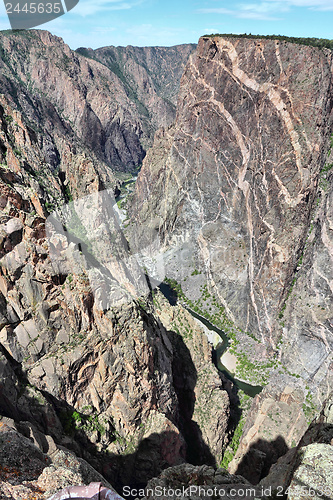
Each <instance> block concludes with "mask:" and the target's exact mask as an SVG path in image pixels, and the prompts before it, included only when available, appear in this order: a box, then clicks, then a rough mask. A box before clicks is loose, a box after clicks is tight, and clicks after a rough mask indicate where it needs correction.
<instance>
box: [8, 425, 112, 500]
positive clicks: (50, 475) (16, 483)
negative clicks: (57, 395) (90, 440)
mask: <svg viewBox="0 0 333 500" xmlns="http://www.w3.org/2000/svg"><path fill="white" fill-rule="evenodd" d="M20 427H21V429H23V430H24V431H27V430H29V431H30V435H31V437H30V435H29V434H28V436H26V435H24V434H22V433H20V432H18V430H17V429H16V427H15V423H14V421H13V420H11V419H8V418H2V420H0V440H1V444H2V446H1V447H0V459H1V466H0V498H2V499H13V500H22V498H24V499H25V500H40V499H43V500H44V499H47V498H49V497H50V496H51V495H52V494H53V493H56V492H57V491H59V490H61V489H62V488H66V487H67V486H74V485H81V484H86V483H89V482H92V481H95V482H102V483H103V484H104V485H105V486H108V487H109V488H111V485H110V484H109V483H108V482H107V481H106V479H105V478H104V477H103V476H101V475H100V474H98V472H96V471H95V470H94V469H93V468H92V467H91V466H90V465H89V464H88V463H87V462H85V461H84V460H82V459H81V458H77V457H76V456H75V454H74V453H73V452H69V451H68V450H66V449H65V448H61V447H59V446H57V445H56V444H55V442H54V441H53V439H52V437H51V436H45V435H43V434H41V433H39V432H38V431H36V429H33V428H32V427H31V424H28V423H26V422H22V423H20ZM4 443H6V444H4Z"/></svg>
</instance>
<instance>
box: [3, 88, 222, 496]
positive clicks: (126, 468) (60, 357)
mask: <svg viewBox="0 0 333 500" xmlns="http://www.w3.org/2000/svg"><path fill="white" fill-rule="evenodd" d="M0 145H1V149H0V154H1V157H0V194H1V198H0V200H1V214H0V348H1V359H0V394H1V398H0V399H1V401H0V414H2V415H4V416H5V417H7V418H10V419H13V420H14V422H15V425H16V424H17V423H18V422H20V421H22V420H24V421H26V422H28V423H29V425H30V424H31V425H32V426H33V428H34V429H36V433H38V432H39V433H42V434H44V435H49V436H51V437H52V439H53V440H54V441H55V442H56V444H57V445H59V446H63V447H66V449H70V450H71V451H73V452H74V453H76V454H77V455H79V456H80V457H82V458H84V459H86V460H87V461H88V462H89V463H90V464H91V465H92V466H93V467H95V468H96V469H97V470H99V471H100V472H102V473H103V475H104V477H106V478H107V480H109V481H110V482H111V483H112V484H113V485H114V486H115V487H120V486H121V485H123V484H142V485H145V484H146V482H147V480H148V479H150V478H151V477H153V476H154V475H158V474H159V473H160V472H161V470H163V469H164V468H166V467H168V466H171V465H177V464H180V463H183V462H184V461H185V460H186V458H187V457H188V456H189V455H190V449H191V447H192V448H193V449H194V452H193V453H192V456H191V457H190V458H191V459H194V458H193V455H195V460H196V462H197V463H199V464H201V463H205V462H207V461H208V462H210V463H212V464H215V463H217V462H219V461H220V460H221V457H222V453H223V449H224V447H225V445H226V441H227V427H228V417H229V398H228V395H227V393H226V392H225V391H224V389H223V385H222V382H221V380H220V378H219V376H218V372H217V370H216V369H215V368H214V366H213V364H212V353H211V347H210V346H209V345H208V343H207V340H206V337H205V335H204V332H203V331H202V330H201V328H200V327H198V326H197V325H196V323H194V321H193V320H192V319H191V318H190V319H188V320H187V323H188V325H189V326H188V329H187V330H185V327H184V326H183V325H182V324H178V323H177V321H176V323H175V324H173V321H172V319H173V318H174V316H175V314H176V315H179V316H180V315H184V321H185V317H186V314H187V313H186V312H183V311H182V310H181V309H179V310H177V313H176V312H175V311H174V309H173V308H172V307H171V306H170V305H169V304H168V303H166V302H165V303H163V302H161V304H160V306H159V314H160V315H161V317H163V320H162V319H159V315H158V314H157V313H155V312H154V307H153V304H152V302H151V300H149V299H148V298H147V294H148V293H149V289H148V286H147V287H146V294H145V295H144V294H143V296H141V297H140V294H138V295H136V294H135V293H134V292H133V290H132V288H131V284H132V283H131V282H130V280H129V279H128V276H129V275H130V272H131V271H132V272H133V273H134V274H136V273H139V271H140V270H139V267H138V265H136V266H135V265H134V264H133V266H132V267H131V269H130V268H129V266H126V265H125V264H124V262H125V261H124V262H123V261H122V259H121V256H120V257H119V258H116V259H113V260H112V259H111V260H109V261H108V260H107V259H106V257H107V255H108V253H113V252H114V251H115V247H116V248H117V249H118V251H119V252H120V253H121V252H122V251H124V252H125V250H126V248H127V246H126V245H127V244H126V240H124V238H123V236H122V234H121V231H120V230H119V231H118V232H117V227H115V222H116V216H115V214H114V212H113V210H112V203H111V204H108V199H109V198H107V201H106V204H103V203H102V204H101V206H99V205H97V206H92V205H89V207H90V208H89V209H88V205H82V203H83V202H82V201H81V200H82V199H83V200H87V199H88V202H89V203H90V202H91V199H92V198H91V197H93V196H94V195H95V196H96V197H97V199H98V196H102V194H101V193H105V192H107V191H105V190H104V191H100V189H102V188H103V187H104V186H105V184H106V183H109V184H112V182H113V181H114V178H113V174H112V172H111V171H110V169H107V168H106V167H105V164H103V163H101V162H100V163H98V160H97V159H96V158H89V157H86V156H85V157H82V156H81V157H80V156H79V155H77V156H75V155H74V154H71V155H68V157H67V161H68V163H66V168H68V171H70V172H71V177H70V182H71V186H76V189H75V190H74V193H75V198H76V199H75V200H74V201H72V202H70V203H67V204H66V201H68V199H67V192H66V189H64V186H63V185H62V183H61V179H60V178H59V176H58V175H57V174H58V173H57V172H55V171H53V170H52V167H51V165H50V164H48V163H47V162H46V161H45V158H44V155H43V150H42V147H41V145H39V143H38V141H36V140H35V136H34V134H33V131H32V129H31V128H30V127H29V126H28V125H27V124H26V122H25V120H24V118H23V115H22V114H21V113H19V112H18V111H16V110H14V109H12V107H11V103H10V100H7V99H6V98H5V97H3V96H2V97H1V98H0ZM64 147H65V148H66V147H68V150H69V149H70V146H66V144H65V145H64ZM103 175H104V176H105V179H106V181H103ZM108 175H109V177H107V176H108ZM52 204H55V205H56V206H57V207H62V208H63V210H64V211H66V210H67V211H70V207H72V210H73V212H72V213H71V216H72V219H71V220H69V222H71V221H72V222H73V220H74V226H75V227H74V228H72V227H70V225H69V224H68V226H67V229H66V231H65V229H64V227H63V232H60V233H59V234H58V235H57V234H52V235H51V236H47V231H46V217H47V216H48V215H49V211H51V205H52ZM75 210H76V212H75ZM87 210H88V211H87ZM89 210H90V211H89ZM55 213H59V211H58V212H55ZM74 216H75V217H74ZM66 224H67V222H66ZM98 229H101V231H100V233H96V231H97V230H98ZM84 233H85V234H87V235H88V237H87V239H85V236H84ZM73 234H78V235H79V237H76V238H75V237H74V236H73ZM89 237H91V238H92V237H94V238H95V240H93V239H89ZM96 238H98V241H96ZM84 242H86V244H85V243H84ZM91 242H93V243H94V245H95V246H94V247H93V248H91V247H89V246H88V244H89V243H91ZM119 242H120V243H122V244H123V247H121V245H118V243H119ZM111 243H112V244H113V246H112V245H111ZM84 245H86V246H84ZM52 246H54V247H55V248H56V249H57V250H58V253H57V254H56V256H57V258H55V259H54V258H52V252H51V248H53V247H52ZM104 257H105V259H104V260H103V258H104ZM98 259H99V260H98ZM141 274H142V272H141ZM122 280H123V281H122ZM103 287H104V290H106V291H107V293H106V295H108V296H107V298H108V299H109V300H107V301H104V300H103V297H104V295H105V294H104V295H103V293H102V292H101V290H103ZM144 291H145V290H143V292H144ZM100 292H101V293H100ZM109 292H110V293H109ZM111 292H112V294H113V295H112V294H111ZM112 296H116V297H120V298H124V300H120V301H119V303H118V302H112V300H111V298H112ZM101 297H102V299H101ZM187 316H189V315H188V314H187ZM191 321H192V322H191ZM177 325H178V326H177ZM176 327H177V330H175V329H174V328H176ZM180 353H181V356H180ZM180 363H182V368H181V365H180ZM199 379H200V383H198V384H197V383H196V382H197V380H199ZM213 401H214V402H215V403H216V404H214V412H210V411H208V410H207V408H208V406H207V405H208V403H209V404H211V402H213ZM187 403H188V404H187ZM189 426H190V427H189ZM189 428H190V429H191V432H187V430H188V429H189ZM212 431H213V432H212ZM25 432H28V431H26V430H25ZM186 432H187V433H186ZM0 444H1V443H0ZM36 487H37V486H36Z"/></svg>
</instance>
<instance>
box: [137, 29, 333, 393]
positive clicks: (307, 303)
mask: <svg viewBox="0 0 333 500" xmlns="http://www.w3.org/2000/svg"><path fill="white" fill-rule="evenodd" d="M310 68H311V69H310ZM332 95H333V94H332V53H331V51H330V50H326V49H323V50H321V49H317V48H314V47H306V46H304V47H303V46H302V47H300V46H298V45H295V44H292V43H288V42H279V41H273V40H251V39H248V40H245V39H237V38H223V37H219V36H216V37H210V38H208V37H203V38H201V39H200V42H199V46H198V49H197V51H196V53H195V54H194V55H192V56H191V58H190V60H189V63H188V64H187V67H186V70H185V72H184V75H183V78H182V82H181V90H180V94H179V100H178V108H177V117H176V120H175V123H174V125H173V126H172V127H171V128H167V129H164V130H160V131H159V132H158V133H157V134H156V137H155V143H154V147H153V148H152V149H151V150H150V151H149V153H148V156H147V158H146V159H145V162H144V166H143V168H142V170H141V172H140V175H139V178H138V181H137V186H136V192H135V196H134V198H133V202H132V207H131V211H132V212H131V213H132V221H133V223H134V224H135V231H133V233H135V237H136V238H139V239H140V231H141V232H142V234H144V233H146V232H147V228H150V230H151V231H152V232H155V234H158V235H159V238H160V240H161V242H162V246H163V245H164V247H163V250H164V251H165V253H164V254H163V257H164V259H165V265H166V269H167V274H168V276H169V277H171V278H173V279H176V280H177V281H179V282H180V281H182V285H184V287H187V293H188V295H189V296H190V298H193V296H194V297H195V298H197V296H198V291H197V286H196V283H197V282H196V280H195V279H196V278H197V276H194V277H193V279H192V278H191V275H192V276H193V274H194V275H198V274H200V273H205V277H206V283H207V285H208V292H209V294H210V297H214V298H215V300H216V301H217V302H218V303H219V308H218V309H217V310H218V311H220V314H219V316H220V318H221V324H222V326H223V329H224V330H225V331H226V332H227V333H228V331H229V333H230V334H231V336H232V339H234V340H237V341H236V343H234V344H233V345H232V351H233V354H235V355H236V356H237V358H238V361H237V366H236V370H235V372H236V377H238V378H241V379H243V380H248V381H252V382H256V383H260V382H261V383H267V380H268V378H269V371H270V369H271V368H272V366H273V365H274V364H275V365H276V367H277V368H278V363H279V362H280V361H281V359H282V361H284V362H285V365H286V367H287V369H289V371H290V373H292V374H294V375H297V376H299V377H303V378H304V379H306V380H308V381H309V382H310V384H309V385H311V380H313V379H314V378H315V379H316V381H315V384H313V386H312V387H311V390H312V391H313V390H314V386H315V385H316V386H318V384H319V385H321V384H322V387H323V388H324V384H325V383H326V382H324V381H327V379H330V369H328V368H329V363H330V361H329V360H330V352H331V334H332V331H331V325H330V320H329V317H330V314H331V310H332V294H331V290H330V287H329V277H328V276H329V275H330V274H329V273H330V270H329V269H328V268H327V266H328V267H330V268H331V267H332V266H331V264H330V262H331V255H330V252H331V246H330V243H329V238H330V236H329V229H328V228H329V227H330V226H331V222H330V218H331V215H330V201H329V200H330V195H329V192H330V187H329V186H330V185H331V183H330V177H329V166H327V165H328V163H329V162H328V163H327V162H326V167H325V161H326V153H327V151H328V149H329V147H330V146H329V143H330V133H331V130H332V112H331V110H332ZM323 177H325V178H324V179H323ZM323 183H324V184H325V186H326V187H325V190H326V191H327V192H326V194H325V196H324V198H325V200H326V201H324V199H323V198H322V203H323V205H322V210H321V212H320V215H318V217H317V218H316V220H315V221H314V222H313V226H314V229H313V231H312V233H313V234H312V236H311V238H312V239H308V240H307V238H308V234H309V232H310V230H311V228H312V226H311V221H312V219H313V217H314V210H315V208H316V199H317V197H318V193H319V191H320V190H321V191H322V189H323V188H322V187H320V186H322V185H323ZM133 227H134V226H133ZM320 235H321V236H320ZM306 241H308V243H307V244H306ZM312 242H313V244H312ZM310 243H311V244H310ZM306 245H307V246H306ZM305 246H306V250H305V251H304V248H305ZM163 250H162V251H163ZM303 253H304V258H303ZM174 262H176V265H174ZM300 267H302V270H300V271H299V272H297V271H298V270H299V268H300ZM296 273H297V274H296ZM318 273H319V274H318ZM326 276H327V277H326ZM194 278H195V279H194ZM191 279H192V286H190V285H189V283H190V280H191ZM296 280H297V281H296ZM185 281H186V284H185ZM295 281H296V285H295ZM293 286H294V288H293ZM310 289H311V290H310ZM291 290H292V293H291ZM294 292H295V293H294ZM191 295H192V297H191ZM292 296H293V297H292ZM309 297H310V298H309ZM311 297H312V298H311ZM199 298H200V299H202V298H203V295H202V297H199ZM286 300H287V305H286ZM288 304H290V305H288ZM206 305H208V306H211V307H212V308H213V309H214V307H215V311H216V306H214V303H213V302H212V300H210V301H208V302H207V303H206ZM312 306H313V307H312ZM304 308H308V309H307V311H308V312H307V313H306V314H304V311H303V310H305V309H304ZM206 309H208V308H206ZM324 310H325V311H324ZM314 311H315V313H314ZM216 312H217V311H216ZM313 314H315V316H313ZM317 317H318V318H320V319H318V318H317ZM316 318H317V319H316ZM245 332H247V333H248V334H250V335H246V333H245ZM255 339H256V340H255ZM281 342H282V344H283V347H282V348H281ZM284 344H285V345H284ZM310 345H311V348H308V346H310ZM296 346H297V347H296ZM281 352H282V353H283V354H281ZM265 358H266V359H269V358H271V359H272V358H275V361H274V362H273V363H272V364H271V365H270V366H268V365H267V366H264V363H262V361H263V360H265ZM312 360H315V363H314V365H315V366H316V368H314V371H311V370H312ZM290 367H291V368H290ZM301 367H303V368H302V369H301ZM310 367H311V368H310ZM266 368H268V370H267V369H266ZM310 372H311V373H310ZM316 374H317V375H316ZM272 378H275V379H276V378H279V369H277V371H274V377H272ZM329 383H330V382H329ZM284 386H285V383H284V382H283V384H281V391H282V390H283V388H284ZM317 396H318V397H319V401H323V399H324V395H321V394H320V391H318V393H317Z"/></svg>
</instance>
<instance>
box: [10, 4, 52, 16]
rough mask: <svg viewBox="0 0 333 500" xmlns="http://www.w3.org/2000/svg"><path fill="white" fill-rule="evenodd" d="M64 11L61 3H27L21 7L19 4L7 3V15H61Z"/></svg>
mask: <svg viewBox="0 0 333 500" xmlns="http://www.w3.org/2000/svg"><path fill="white" fill-rule="evenodd" d="M61 11H62V9H61V3H42V2H39V3H34V2H31V3H25V4H24V5H22V6H21V5H20V4H19V3H17V4H14V3H6V12H7V14H14V13H17V14H19V13H20V12H21V13H23V14H44V13H45V14H60V13H61Z"/></svg>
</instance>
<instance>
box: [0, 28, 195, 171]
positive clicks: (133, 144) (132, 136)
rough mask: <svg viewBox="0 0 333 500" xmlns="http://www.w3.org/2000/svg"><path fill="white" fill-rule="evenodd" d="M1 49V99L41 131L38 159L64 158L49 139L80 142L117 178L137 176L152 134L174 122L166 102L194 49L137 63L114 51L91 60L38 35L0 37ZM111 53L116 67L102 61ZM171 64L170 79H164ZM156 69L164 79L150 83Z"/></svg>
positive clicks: (130, 53) (131, 55)
mask: <svg viewBox="0 0 333 500" xmlns="http://www.w3.org/2000/svg"><path fill="white" fill-rule="evenodd" d="M0 47H1V49H0V67H1V78H0V92H2V93H4V94H6V95H9V96H12V99H13V103H15V105H16V106H18V109H19V110H20V111H21V112H23V113H24V115H25V117H26V118H28V120H29V121H30V123H31V126H32V128H33V129H34V130H35V131H36V132H38V131H39V132H42V133H41V138H40V139H39V140H40V141H41V142H42V144H43V152H44V154H45V155H46V157H47V158H48V159H50V160H52V163H53V164H54V166H57V165H58V164H59V156H60V157H62V155H63V152H62V151H61V148H59V144H58V141H57V140H56V137H55V135H60V134H62V135H64V134H65V135H67V142H69V143H73V142H74V144H75V143H77V142H79V143H80V144H81V145H84V147H85V148H86V149H88V150H89V151H93V152H94V155H95V156H97V157H98V159H99V160H102V161H104V162H106V163H107V164H108V165H109V166H110V167H111V168H113V169H114V170H120V171H133V170H135V168H137V167H138V166H139V165H140V164H141V162H142V159H143V158H144V156H145V151H146V149H147V147H148V146H149V145H150V144H151V139H152V136H153V134H154V132H155V130H156V128H157V127H159V126H161V125H165V124H169V123H170V122H171V121H172V120H173V118H174V114H175V106H174V104H173V103H172V102H171V101H169V100H168V96H169V97H170V99H171V100H172V99H173V95H174V94H176V93H177V91H178V87H179V81H180V77H181V73H182V69H183V66H184V62H185V61H186V60H187V58H188V56H189V54H190V53H191V52H192V51H193V50H194V45H185V46H179V47H174V48H172V49H170V50H169V49H159V48H155V49H149V50H148V49H147V50H146V51H144V50H143V52H147V57H144V62H142V63H140V62H139V61H137V57H136V52H137V51H138V50H139V49H136V48H131V49H128V50H126V49H124V48H120V49H119V50H118V48H115V47H112V48H110V49H103V50H101V51H100V52H98V54H97V56H95V55H94V54H91V52H92V51H89V50H82V51H81V53H84V54H86V55H88V57H84V56H82V55H80V54H79V53H77V52H74V51H72V50H71V49H70V48H69V47H68V45H66V44H65V43H64V42H63V40H62V39H61V38H59V37H56V36H53V35H51V34H50V33H48V32H47V31H42V30H36V31H34V30H29V31H24V30H21V31H20V32H15V33H13V32H11V31H8V32H7V31H6V32H2V33H1V35H0ZM109 52H111V53H112V54H113V57H114V58H115V59H116V62H115V63H113V59H111V61H110V60H109V59H110V58H108V57H104V54H106V55H108V53H109ZM141 52H142V50H141ZM151 52H153V55H154V57H149V53H151ZM156 58H157V59H158V62H156V61H155V59H156ZM123 59H124V62H121V61H122V60H123ZM99 61H100V62H99ZM150 62H152V67H151V68H150ZM171 63H172V66H173V67H174V72H173V74H172V75H168V77H166V71H165V66H166V65H168V64H171ZM157 66H159V68H160V72H161V73H162V76H161V77H160V78H158V77H156V81H155V80H154V82H153V81H152V78H151V77H150V71H151V70H152V71H155V70H156V67H157ZM163 66H164V70H163V69H162V68H163ZM171 82H172V84H171V85H170V83H171ZM170 87H171V89H173V90H172V91H171V95H169V92H170ZM69 136H71V137H72V140H69V138H68V137H69Z"/></svg>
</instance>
